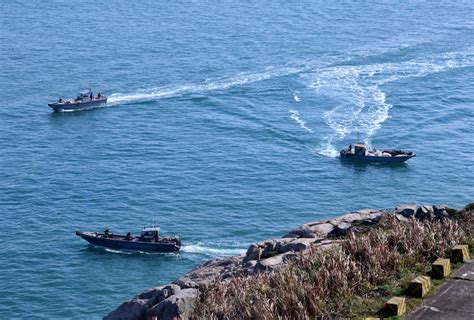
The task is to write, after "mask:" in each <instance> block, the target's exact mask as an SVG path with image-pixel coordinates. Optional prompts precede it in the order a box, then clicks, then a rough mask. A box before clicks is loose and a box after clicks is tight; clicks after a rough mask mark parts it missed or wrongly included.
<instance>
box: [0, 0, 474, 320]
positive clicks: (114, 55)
mask: <svg viewBox="0 0 474 320" xmlns="http://www.w3.org/2000/svg"><path fill="white" fill-rule="evenodd" d="M0 43H1V46H0V66H1V73H0V94H1V97H2V99H1V102H0V106H1V108H0V128H1V130H0V132H1V140H0V148H1V151H2V152H1V155H0V180H1V184H0V205H1V206H0V210H1V211H0V235H1V238H2V246H1V247H0V256H1V259H0V270H1V272H0V314H1V317H2V318H27V317H31V316H32V317H35V318H45V319H46V318H47V319H51V318H77V319H79V318H82V319H84V318H88V319H91V318H100V317H101V316H103V315H105V314H107V313H108V312H109V311H110V310H112V309H113V308H114V307H116V306H118V305H119V304H120V303H121V302H122V301H124V300H125V299H128V298H130V297H132V296H133V295H135V294H137V293H138V292H140V291H141V290H143V289H144V288H147V287H151V286H154V285H160V284H165V283H168V282H170V281H172V280H174V279H176V278H177V277H179V276H180V275H182V274H183V273H185V272H187V271H189V270H191V269H192V268H193V267H194V266H196V265H198V264H199V263H201V262H203V261H205V260H208V259H210V258H213V257H217V256H223V255H232V254H238V253H241V252H243V251H245V250H246V248H247V247H248V245H249V244H250V243H252V242H254V241H258V240H262V239H265V238H270V237H275V236H281V235H282V234H283V233H285V232H286V231H288V230H289V229H290V228H292V227H294V226H296V225H298V224H301V223H304V222H307V221H311V220H317V219H324V218H328V217H330V216H334V215H337V214H340V213H342V212H344V211H347V210H355V209H361V208H365V207H372V208H390V207H393V206H394V205H395V204H397V203H402V202H418V203H440V202H442V203H447V204H449V205H452V206H463V205H465V204H466V203H467V202H472V200H473V195H474V182H473V181H474V177H473V171H472V168H473V167H474V161H473V157H472V150H474V128H473V121H474V4H473V3H472V2H471V1H437V2H435V1H408V2H407V3H405V4H398V5H392V4H390V2H389V1H377V2H375V1H362V2H356V1H298V2H296V3H289V2H284V1H268V2H267V1H263V2H262V1H254V2H250V3H249V2H242V1H201V0H197V1H191V2H187V1H161V2H160V1H136V2H132V1H103V0H96V1H85V0H83V1H74V2H72V1H41V2H39V1H13V0H12V1H7V2H5V3H2V5H1V10H0ZM89 87H91V88H93V89H95V90H100V91H102V92H103V93H104V94H107V95H109V96H110V99H109V103H108V104H107V105H106V106H105V107H101V108H96V109H93V110H87V111H79V112H69V113H52V112H51V111H50V110H49V109H48V107H47V103H48V102H52V101H55V100H57V99H58V98H59V97H63V98H67V97H70V96H73V95H75V94H76V92H77V91H80V90H83V89H87V88H89ZM357 132H359V134H360V139H361V140H364V141H366V142H368V143H369V144H371V145H372V146H374V147H380V148H384V147H396V148H402V149H408V150H413V151H415V152H416V153H417V157H416V158H414V159H412V160H410V161H409V162H408V163H407V164H406V165H401V166H395V167H393V166H388V167H387V166H383V165H370V166H365V165H353V164H347V163H342V162H341V161H340V160H339V159H338V158H337V157H336V156H337V154H338V151H339V150H340V149H342V148H344V147H346V146H347V145H349V144H350V143H354V142H355V140H356V138H357ZM154 219H156V220H157V221H158V222H159V223H160V225H161V227H162V231H163V233H178V232H179V233H180V234H181V236H182V239H183V241H184V243H185V246H184V247H183V250H182V251H181V252H180V253H178V254H145V253H125V252H120V251H107V250H103V249H98V248H93V247H90V246H88V245H87V244H86V243H85V242H84V241H81V240H80V239H79V238H77V237H75V236H74V231H75V230H103V229H104V228H105V227H109V228H110V229H111V230H112V231H115V232H127V231H132V232H137V231H139V229H140V228H141V227H142V226H143V225H145V224H150V223H151V222H152V221H153V220H154Z"/></svg>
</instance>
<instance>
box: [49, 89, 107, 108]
mask: <svg viewBox="0 0 474 320" xmlns="http://www.w3.org/2000/svg"><path fill="white" fill-rule="evenodd" d="M104 103H107V96H104V95H102V94H101V93H100V92H99V93H98V94H97V95H94V93H93V92H92V91H90V90H89V91H83V92H80V93H79V94H78V95H77V98H76V99H62V98H59V100H58V101H56V102H53V103H48V106H49V107H50V108H52V109H53V110H54V111H57V112H61V111H75V110H82V109H88V108H93V107H97V106H99V105H101V104H104Z"/></svg>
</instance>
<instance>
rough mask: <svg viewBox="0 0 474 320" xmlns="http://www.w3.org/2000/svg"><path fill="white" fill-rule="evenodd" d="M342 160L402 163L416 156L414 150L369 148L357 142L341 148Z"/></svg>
mask: <svg viewBox="0 0 474 320" xmlns="http://www.w3.org/2000/svg"><path fill="white" fill-rule="evenodd" d="M340 156H341V159H342V160H352V161H359V162H381V163H401V162H405V161H407V160H408V159H411V158H413V157H415V156H416V154H415V153H414V152H411V151H403V150H395V149H393V150H392V149H387V150H377V149H372V150H370V149H368V148H367V146H366V145H365V144H362V143H357V144H355V145H354V146H352V145H349V148H348V149H344V150H341V152H340Z"/></svg>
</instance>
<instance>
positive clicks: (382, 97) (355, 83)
mask: <svg viewBox="0 0 474 320" xmlns="http://www.w3.org/2000/svg"><path fill="white" fill-rule="evenodd" d="M473 65H474V52H449V53H444V54H441V55H437V56H436V55H433V56H430V57H426V58H425V59H424V60H420V59H417V60H410V61H402V62H399V63H393V62H390V63H380V64H370V65H361V66H347V65H343V66H335V67H328V68H321V69H319V70H317V72H315V73H314V74H313V80H312V82H311V84H310V86H309V87H310V89H313V90H315V92H316V93H317V94H319V95H322V96H326V97H328V98H329V99H330V100H332V101H334V103H335V106H333V107H332V108H331V109H330V110H328V111H326V112H325V113H324V116H323V117H324V121H325V123H326V124H327V126H328V127H329V128H331V130H332V132H331V133H330V134H328V135H327V136H326V137H325V138H324V141H323V142H322V143H321V146H320V151H319V152H318V153H320V154H323V155H327V156H333V155H337V150H336V149H335V147H333V146H332V142H333V141H340V140H342V139H343V138H345V137H346V136H348V135H350V134H353V133H356V132H358V133H360V134H361V135H362V137H361V138H362V139H364V141H365V142H366V143H367V144H370V142H371V138H372V137H373V136H374V135H375V134H376V133H377V131H378V130H379V129H380V128H381V126H382V124H383V123H384V122H385V121H386V120H387V119H388V118H389V117H390V109H391V108H392V105H391V104H390V103H388V102H387V101H386V94H385V92H384V91H383V88H382V87H383V85H384V84H387V83H390V82H394V81H398V80H402V79H407V78H413V77H424V76H428V75H430V74H434V73H439V72H444V71H448V70H451V69H456V68H464V67H470V66H473Z"/></svg>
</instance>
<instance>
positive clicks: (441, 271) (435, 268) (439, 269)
mask: <svg viewBox="0 0 474 320" xmlns="http://www.w3.org/2000/svg"><path fill="white" fill-rule="evenodd" d="M450 273H451V262H450V261H449V259H443V258H439V259H437V260H436V261H435V262H433V264H432V265H431V275H432V276H433V278H437V279H442V278H445V277H447V276H449V274H450Z"/></svg>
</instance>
